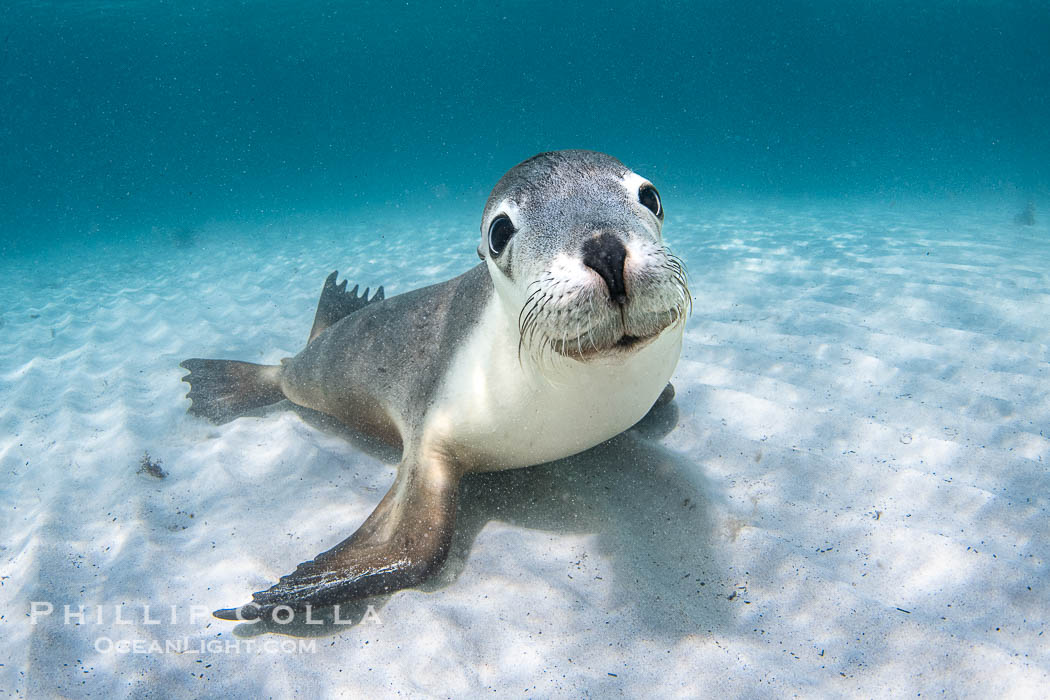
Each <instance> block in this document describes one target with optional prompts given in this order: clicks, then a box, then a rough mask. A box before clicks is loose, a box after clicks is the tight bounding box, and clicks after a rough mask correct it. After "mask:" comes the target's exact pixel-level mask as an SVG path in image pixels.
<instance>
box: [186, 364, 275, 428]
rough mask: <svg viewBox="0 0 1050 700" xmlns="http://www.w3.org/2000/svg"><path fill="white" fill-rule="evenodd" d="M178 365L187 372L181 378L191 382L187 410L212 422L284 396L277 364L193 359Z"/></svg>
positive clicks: (239, 413) (242, 412) (267, 404)
mask: <svg viewBox="0 0 1050 700" xmlns="http://www.w3.org/2000/svg"><path fill="white" fill-rule="evenodd" d="M179 367H182V368H183V369H188V370H189V371H190V373H189V374H187V375H186V376H185V377H183V378H182V381H184V382H188V383H189V385H190V391H189V393H188V394H186V396H188V397H189V398H190V400H191V401H192V402H193V403H192V404H191V405H190V409H189V411H190V413H192V414H193V415H195V416H203V417H204V418H207V419H208V420H210V421H212V422H213V423H228V422H229V421H231V420H233V419H234V418H236V417H238V416H242V415H244V414H245V413H247V412H249V411H251V410H253V409H256V408H262V407H263V406H269V405H270V404H273V403H277V402H278V401H280V400H281V399H283V398H284V391H282V390H281V368H280V367H279V366H276V365H256V364H252V363H251V362H238V361H236V360H202V359H199V358H193V359H190V360H184V361H183V362H181V363H179Z"/></svg>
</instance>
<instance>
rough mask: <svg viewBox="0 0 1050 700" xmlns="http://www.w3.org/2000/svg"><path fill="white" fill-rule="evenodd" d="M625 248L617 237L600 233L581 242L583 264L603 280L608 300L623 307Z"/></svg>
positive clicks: (625, 291) (625, 301)
mask: <svg viewBox="0 0 1050 700" xmlns="http://www.w3.org/2000/svg"><path fill="white" fill-rule="evenodd" d="M626 259H627V248H625V247H624V245H623V241H621V240H620V239H619V238H618V237H617V236H615V235H613V234H611V233H608V232H606V231H602V232H601V233H597V234H595V235H593V236H591V237H590V238H588V239H587V240H586V241H584V242H583V264H584V265H586V266H587V267H589V268H591V269H592V270H594V271H595V272H597V273H598V274H599V275H601V278H602V279H603V280H605V286H606V287H608V289H609V298H610V299H612V300H613V301H614V302H616V303H617V304H619V305H620V306H623V305H624V304H626V303H627V287H626V286H625V285H624V281H623V264H624V261H625V260H626Z"/></svg>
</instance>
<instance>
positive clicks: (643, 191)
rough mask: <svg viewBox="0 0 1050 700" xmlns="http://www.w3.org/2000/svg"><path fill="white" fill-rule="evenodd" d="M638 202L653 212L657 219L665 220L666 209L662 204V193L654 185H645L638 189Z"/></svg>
mask: <svg viewBox="0 0 1050 700" xmlns="http://www.w3.org/2000/svg"><path fill="white" fill-rule="evenodd" d="M638 201H639V202H641V203H642V205H643V206H644V207H645V208H646V209H648V210H649V211H651V212H652V213H653V214H654V215H655V216H656V218H657V219H662V218H664V207H663V204H662V203H661V202H660V193H659V192H657V191H656V188H655V187H653V186H652V185H650V184H645V185H642V186H641V187H639V188H638Z"/></svg>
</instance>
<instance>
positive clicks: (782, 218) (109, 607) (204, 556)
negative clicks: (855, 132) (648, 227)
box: [0, 198, 1050, 698]
mask: <svg viewBox="0 0 1050 700" xmlns="http://www.w3.org/2000/svg"><path fill="white" fill-rule="evenodd" d="M668 199H669V200H670V199H671V198H668ZM668 205H669V207H670V208H672V209H673V211H672V213H671V215H670V216H669V219H668V222H667V225H666V227H665V236H666V238H667V240H668V242H669V243H670V245H671V246H672V247H673V248H674V250H675V251H676V252H678V253H679V254H680V255H681V257H683V258H684V259H685V261H686V262H687V264H688V267H689V271H690V276H691V287H692V291H693V294H694V301H695V305H694V312H693V315H692V317H691V319H690V320H689V323H688V328H687V332H686V337H685V346H684V350H683V354H682V359H681V362H680V363H679V366H678V369H677V371H676V372H675V375H674V383H675V385H676V387H677V390H678V398H677V407H678V411H679V415H678V423H677V426H676V427H674V429H673V430H671V431H670V432H669V433H668V434H666V435H665V436H663V437H662V438H654V437H653V436H652V435H640V434H637V433H629V434H627V435H625V436H621V437H620V438H617V439H616V440H614V441H613V442H612V443H609V444H607V445H605V446H601V447H599V448H597V449H596V450H593V451H591V452H590V453H587V454H585V455H583V456H580V457H577V458H574V459H570V460H567V461H563V462H561V463H558V464H555V465H551V466H544V467H540V468H536V469H529V470H519V471H517V472H504V473H501V474H494V475H491V476H487V477H485V478H481V479H474V480H472V481H470V482H469V483H467V484H466V485H465V491H464V494H463V498H462V499H461V500H462V503H461V513H460V527H459V531H458V535H457V541H456V544H455V547H454V552H453V554H452V556H451V558H450V561H449V564H448V565H447V566H446V567H445V569H444V570H443V572H442V574H441V575H440V576H439V578H438V580H436V581H434V582H433V583H432V584H430V585H428V586H426V587H425V589H423V590H406V591H401V592H398V593H396V594H394V595H391V596H388V597H385V598H382V599H378V600H376V601H374V603H375V612H376V616H377V617H378V619H379V622H378V623H376V621H375V620H374V619H372V620H371V621H370V622H369V623H367V624H359V625H349V626H335V625H331V624H328V625H322V626H320V627H319V628H318V627H315V626H311V627H306V626H305V625H302V626H299V627H298V628H295V629H289V630H284V631H285V632H286V633H287V634H283V635H275V634H259V633H258V630H257V629H256V628H251V627H247V626H245V627H244V628H237V626H236V625H235V624H232V623H228V622H224V621H220V620H215V619H212V618H210V617H207V616H204V617H201V618H199V619H191V616H192V614H193V606H204V608H205V609H207V610H211V609H213V608H218V607H227V606H231V605H237V604H241V603H244V602H246V601H247V600H248V599H249V594H250V593H251V592H252V591H255V590H259V589H262V588H266V587H267V586H269V585H270V584H271V583H272V582H274V581H275V580H276V579H277V578H278V577H279V576H280V575H282V574H285V573H287V572H289V571H291V570H292V568H293V567H294V566H295V565H296V564H297V563H299V562H300V561H302V560H304V559H307V558H310V557H312V556H313V555H315V554H316V553H318V552H320V551H322V550H323V549H326V548H328V547H329V546H331V545H333V544H334V543H335V542H337V541H338V540H340V539H342V538H343V537H344V536H345V535H347V534H349V533H350V532H352V531H353V530H354V529H355V528H356V526H357V525H358V524H359V523H360V522H361V521H362V520H363V519H364V517H365V516H366V515H367V514H368V513H369V512H370V510H371V509H372V507H373V506H374V505H375V503H376V502H377V501H378V500H379V498H380V497H381V496H382V494H383V493H384V492H385V490H386V488H387V485H388V484H389V482H390V480H391V479H392V475H393V467H392V466H390V465H389V464H385V463H383V462H381V461H379V460H377V459H376V458H374V457H372V456H367V455H365V454H364V453H362V452H360V451H358V450H357V449H355V448H354V447H352V446H351V445H350V444H349V443H347V442H346V441H345V440H344V438H343V437H341V436H340V435H338V434H335V433H333V432H331V431H329V430H324V429H321V428H319V427H316V425H315V424H314V423H311V422H308V421H306V420H304V418H303V417H301V416H300V415H298V414H296V413H294V412H291V411H288V410H274V411H271V412H269V413H266V414H265V415H263V416H261V417H253V418H242V419H239V420H237V421H234V422H232V423H230V424H227V425H224V426H219V427H216V426H212V425H210V424H207V423H205V422H203V421H202V420H200V419H197V418H194V417H191V416H189V415H187V414H186V408H187V406H188V405H189V401H188V400H187V399H186V398H184V395H185V393H186V390H187V385H186V384H184V383H182V382H181V381H180V378H181V376H182V375H183V374H184V372H183V371H182V370H180V369H179V368H178V363H179V361H180V360H182V359H184V358H187V357H194V356H201V357H229V358H238V359H245V360H250V361H256V362H276V361H277V360H278V359H279V358H281V357H283V356H288V355H292V354H294V353H296V352H298V351H299V350H300V349H301V346H302V344H303V342H304V340H305V338H306V335H307V332H308V330H309V327H310V323H311V320H312V316H313V311H314V305H315V303H316V297H317V294H318V291H319V290H320V286H321V282H322V281H323V279H324V277H325V276H326V275H327V273H328V272H330V271H331V270H333V269H337V268H338V269H339V270H340V272H341V273H344V274H345V275H346V276H348V277H349V278H350V279H351V280H352V281H355V282H360V283H361V284H362V285H369V284H370V285H375V284H378V283H382V284H385V285H386V289H387V292H388V294H392V293H398V292H403V291H406V290H408V289H412V288H414V287H418V286H421V285H423V284H427V283H430V282H436V281H440V280H442V279H445V278H447V277H449V276H451V275H453V274H455V273H458V272H460V271H463V270H465V269H467V268H468V267H469V266H470V265H473V264H474V263H475V262H476V257H475V254H474V248H475V246H476V238H477V233H476V223H475V221H476V218H477V217H475V216H470V217H469V218H467V217H464V219H463V221H462V223H461V222H459V221H456V222H452V221H433V220H430V221H428V222H427V223H426V225H425V226H424V224H423V223H420V224H413V223H411V222H405V223H400V224H398V223H396V222H395V223H391V224H390V225H389V228H388V229H386V230H382V229H374V228H366V227H363V226H360V225H354V224H348V223H344V222H312V223H311V222H307V223H304V222H302V221H300V222H286V223H279V222H277V223H274V224H273V225H272V226H267V227H261V228H252V227H247V226H236V225H229V224H220V223H215V224H210V225H208V226H205V227H203V228H202V229H201V230H200V231H199V233H198V235H197V238H196V240H195V241H194V242H193V245H191V246H189V247H180V246H177V245H175V244H174V243H173V242H172V241H168V240H164V239H163V237H162V238H161V239H159V240H158V239H157V232H156V231H155V232H153V233H150V232H140V233H133V234H131V235H129V237H128V238H127V239H126V240H124V241H123V242H120V243H113V244H111V245H106V246H102V245H98V246H95V247H92V246H86V245H81V246H71V247H66V248H64V249H62V250H58V249H54V250H51V251H50V252H48V253H42V254H35V255H30V254H20V255H16V256H13V257H10V258H8V259H5V260H4V261H3V262H2V263H0V298H2V299H3V300H4V303H3V305H2V308H0V320H2V323H3V325H2V327H0V396H2V402H0V469H2V473H3V477H2V480H0V533H2V535H0V576H2V582H0V583H2V586H0V663H2V664H3V665H2V666H0V690H2V691H3V693H4V694H7V695H11V696H16V697H21V696H35V697H41V696H52V695H57V696H69V697H74V696H75V697H81V696H92V697H105V698H119V697H146V696H222V697H252V698H258V697H285V696H298V697H309V698H313V697H324V696H326V697H339V696H342V697H353V696H360V697H369V696H386V695H394V694H398V695H409V696H417V695H418V696H423V695H434V696H445V695H454V696H463V695H466V694H468V693H470V692H472V691H479V690H481V691H495V692H496V693H498V694H499V695H510V696H540V697H548V696H573V697H587V696H591V697H610V696H618V695H624V696H635V697H637V696H642V695H645V694H648V693H653V692H658V694H660V695H668V696H675V695H677V696H691V695H698V694H699V695H705V696H730V697H749V698H753V697H786V696H790V695H793V694H799V695H803V696H829V695H841V696H879V697H886V696H905V695H909V696H914V695H916V694H921V695H922V696H930V695H936V696H947V697H959V696H970V697H990V696H1003V695H1007V694H1009V695H1011V696H1013V697H1026V696H1028V697H1041V696H1042V697H1045V696H1046V695H1047V694H1048V693H1050V571H1048V562H1050V508H1048V504H1050V397H1048V392H1047V387H1048V386H1050V227H1048V226H1047V224H1046V223H1045V215H1044V216H1043V219H1042V221H1040V222H1039V223H1038V224H1037V225H1036V226H1029V227H1026V226H1019V225H1016V224H1015V223H1013V221H1012V218H1013V214H1014V213H1015V211H1014V209H1012V208H1010V207H1007V206H999V205H987V206H978V205H976V204H961V203H957V202H951V201H943V200H942V201H935V202H931V203H926V204H923V203H919V202H913V203H910V204H901V203H898V204H896V205H893V204H891V203H888V202H887V203H883V204H878V205H875V204H863V203H853V202H828V203H820V202H811V203H808V204H805V205H799V204H797V203H791V202H771V201H769V202H735V203H724V204H718V205H713V204H710V203H703V204H694V205H687V204H683V203H681V202H677V203H676V202H673V201H668ZM1041 211H1044V212H1045V209H1043V210H1041ZM1037 215H1038V212H1037ZM422 221H425V219H422V218H421V222H422ZM162 231H163V227H162ZM145 450H148V451H149V453H150V454H151V455H153V456H154V457H155V458H158V459H160V460H161V461H162V466H163V468H164V469H165V470H167V472H168V477H167V478H166V479H164V480H155V479H152V478H150V477H148V476H144V475H140V474H136V468H137V466H138V462H139V459H140V457H141V456H142V454H143V452H144V451H145ZM31 601H46V602H51V603H52V604H53V605H54V608H55V611H54V613H53V614H52V615H51V616H49V617H39V618H38V620H37V624H36V625H31V624H30V623H29V619H30V618H29V612H30V605H31ZM64 604H70V605H72V606H74V610H75V609H76V606H78V605H84V606H86V608H85V610H86V614H85V617H84V620H83V622H82V624H64V621H63V618H62V606H63V605H64ZM144 605H149V606H151V612H150V613H149V617H150V619H158V618H159V620H160V624H147V619H146V616H145V615H144V611H143V606H144ZM98 606H104V607H103V608H102V609H101V610H102V612H101V613H99V611H98V610H99V608H98ZM170 606H175V611H176V616H177V621H176V623H174V624H172V623H171V622H170V615H171V608H170ZM115 607H120V609H121V611H122V612H121V614H120V619H119V620H118V618H117V615H116V613H115ZM100 615H101V622H99V616H100ZM120 620H126V621H128V622H129V624H121V622H120ZM295 635H306V636H305V637H303V636H295ZM309 635H314V636H309ZM300 638H303V639H306V640H307V641H308V642H309V641H311V640H312V641H314V642H316V644H315V646H314V648H313V650H312V651H310V650H309V647H307V648H306V649H305V650H304V651H302V652H301V653H289V652H288V651H287V650H286V649H284V648H282V647H281V645H278V646H277V648H264V645H263V642H265V641H266V640H276V641H278V642H287V641H288V640H293V641H294V640H297V639H300ZM237 639H240V640H241V646H240V647H239V648H237V647H231V648H229V649H227V648H225V647H223V648H218V649H217V648H215V645H214V644H213V645H212V648H211V650H208V649H207V648H206V649H205V650H204V651H203V652H202V651H201V644H202V643H204V644H205V645H206V646H207V643H208V642H212V641H214V640H219V641H220V642H223V643H225V642H226V641H227V640H237ZM107 640H108V642H109V643H112V644H113V645H114V647H113V649H115V648H117V647H119V646H120V644H119V643H120V642H122V641H123V642H124V643H126V644H131V643H132V642H134V640H141V641H139V642H138V644H139V645H140V647H139V648H140V649H142V648H146V650H148V648H147V647H148V643H149V642H150V641H158V642H160V643H161V644H162V645H163V644H164V643H166V642H168V641H170V640H182V641H183V642H184V643H188V644H189V646H190V649H189V650H186V651H184V652H183V653H155V652H154V653H119V652H116V651H113V650H112V649H111V648H109V646H108V643H107ZM248 641H252V642H254V644H255V646H253V647H252V648H248V646H247V644H246V642H248ZM100 649H101V650H100ZM487 694H490V695H491V694H492V693H491V692H489V693H487Z"/></svg>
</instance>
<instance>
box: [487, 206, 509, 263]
mask: <svg viewBox="0 0 1050 700" xmlns="http://www.w3.org/2000/svg"><path fill="white" fill-rule="evenodd" d="M513 235H514V224H512V223H511V221H510V217H509V216H507V215H506V214H500V215H499V216H497V217H496V218H495V219H493V220H492V223H491V224H489V252H491V253H492V257H496V256H498V255H499V254H500V253H502V252H503V249H504V248H506V247H507V242H508V241H510V237H511V236H513Z"/></svg>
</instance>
